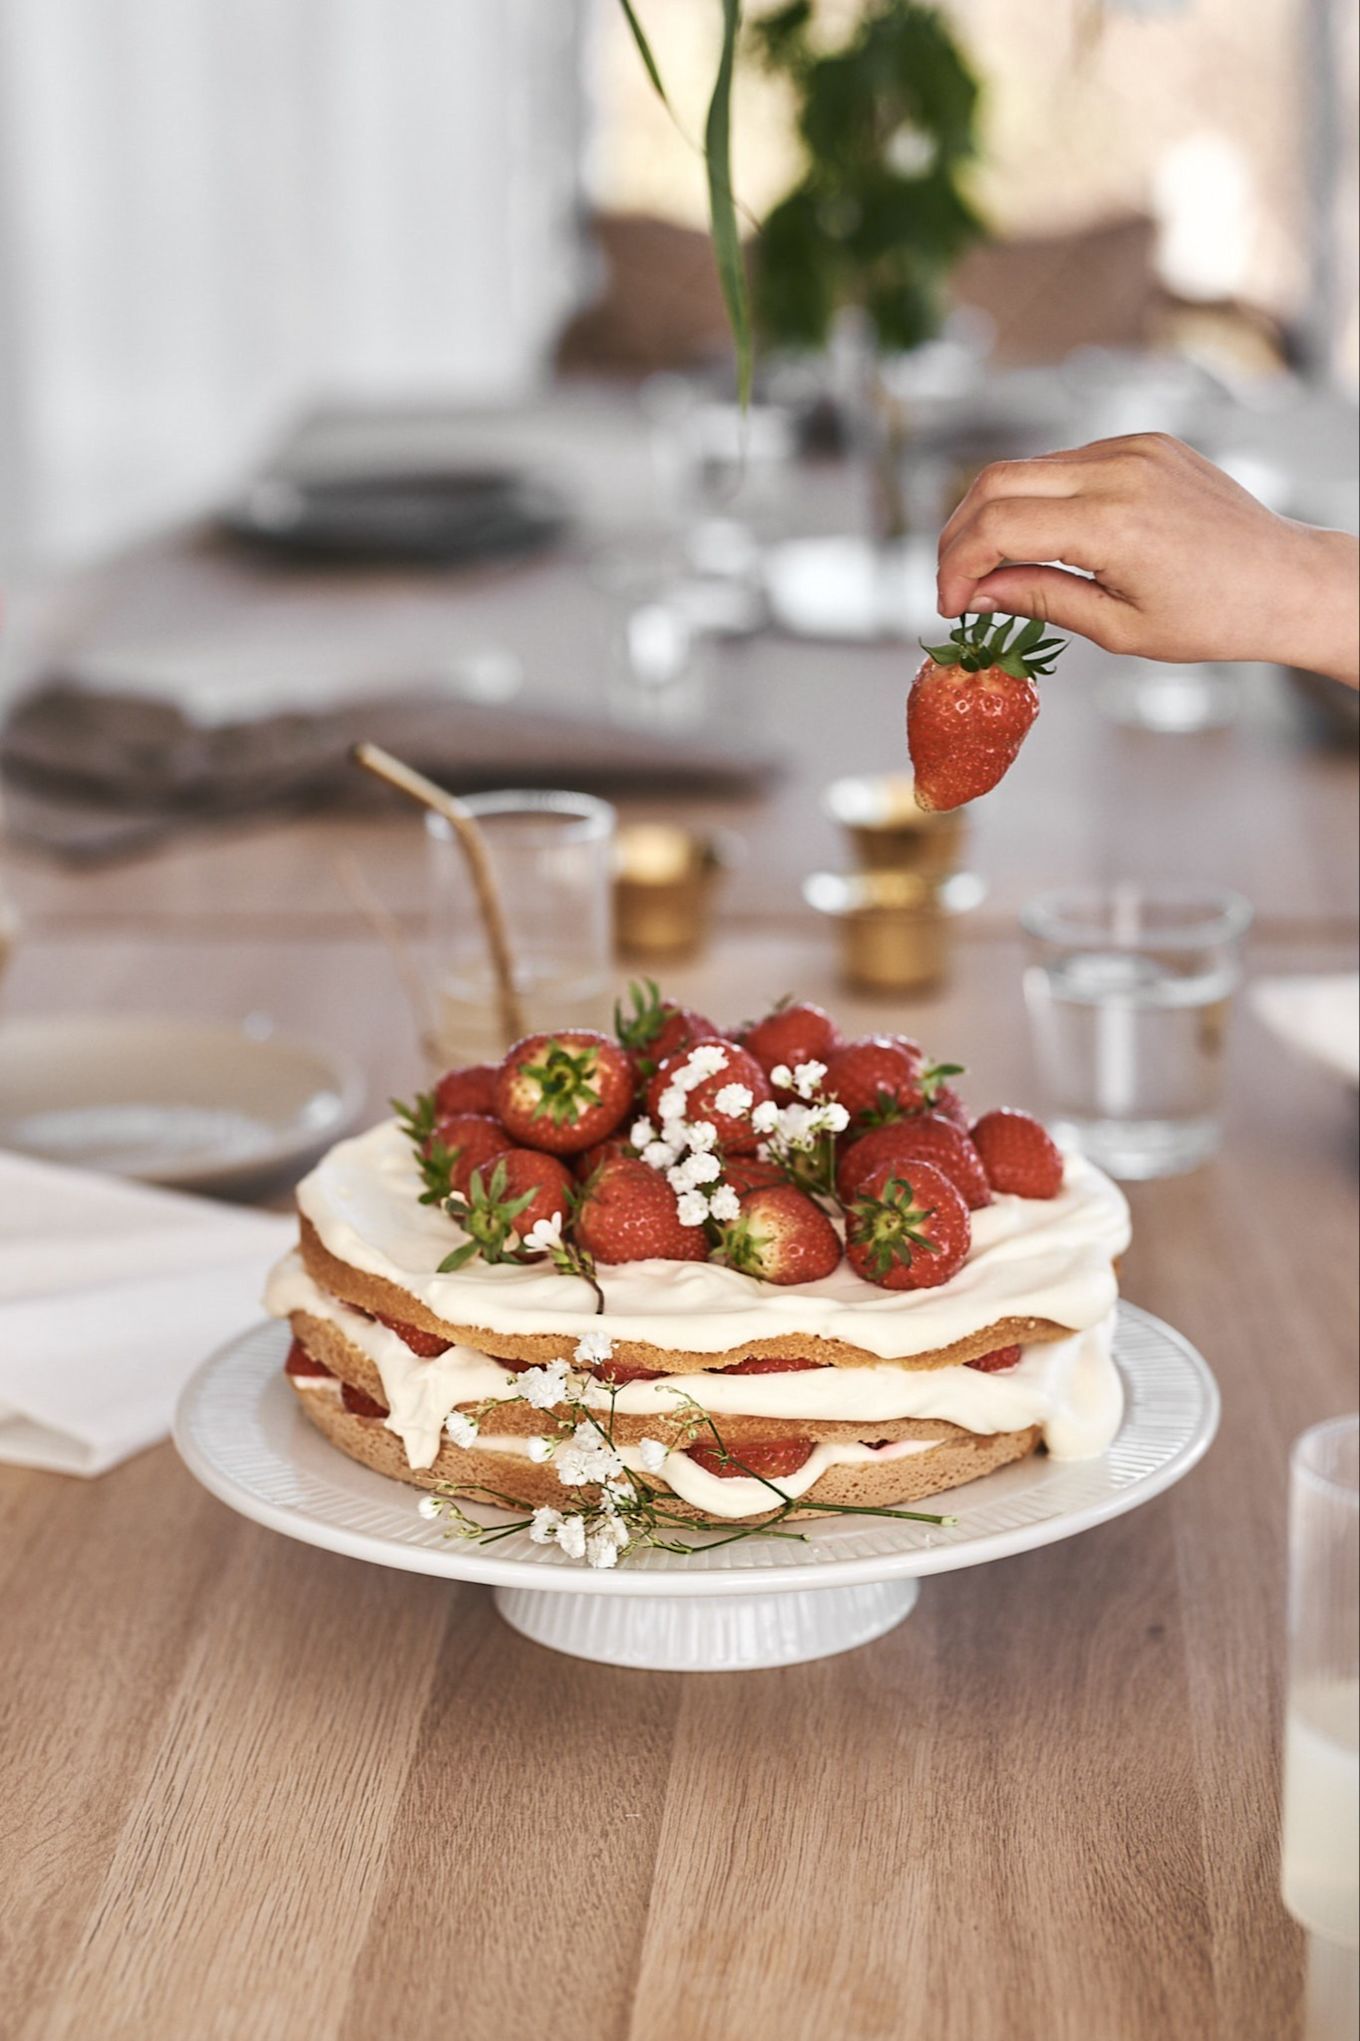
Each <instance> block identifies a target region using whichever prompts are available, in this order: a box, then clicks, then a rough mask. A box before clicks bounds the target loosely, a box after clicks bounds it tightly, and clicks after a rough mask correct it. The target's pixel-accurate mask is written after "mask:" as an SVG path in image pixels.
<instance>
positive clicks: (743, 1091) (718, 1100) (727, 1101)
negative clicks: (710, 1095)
mask: <svg viewBox="0 0 1360 2041" xmlns="http://www.w3.org/2000/svg"><path fill="white" fill-rule="evenodd" d="M755 1102H756V1099H755V1093H754V1092H753V1091H752V1090H751V1087H750V1085H749V1084H725V1085H724V1086H723V1088H722V1090H721V1091H720V1092H717V1093H716V1094H715V1096H714V1099H713V1105H714V1109H715V1110H716V1111H717V1112H720V1113H726V1114H727V1115H728V1117H729V1118H730V1119H733V1120H736V1119H740V1117H741V1115H742V1114H743V1113H749V1112H750V1110H751V1108H752V1106H753V1105H754V1104H755Z"/></svg>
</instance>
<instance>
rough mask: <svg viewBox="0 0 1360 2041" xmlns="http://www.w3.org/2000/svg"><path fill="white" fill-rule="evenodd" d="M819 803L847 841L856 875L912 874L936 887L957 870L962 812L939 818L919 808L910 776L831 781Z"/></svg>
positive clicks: (956, 810) (962, 831) (963, 826)
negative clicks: (858, 871)
mask: <svg viewBox="0 0 1360 2041" xmlns="http://www.w3.org/2000/svg"><path fill="white" fill-rule="evenodd" d="M824 802H825V807H826V812H827V814H828V815H830V817H831V818H832V820H833V821H834V822H838V823H839V824H840V826H841V828H842V829H843V830H844V831H845V833H846V836H847V837H848V838H849V841H850V849H851V853H852V856H853V858H854V862H855V865H856V868H857V869H858V870H860V871H867V872H912V873H914V874H916V875H917V876H918V877H919V878H923V879H929V880H931V881H934V882H936V883H940V882H942V881H944V880H946V879H949V878H951V877H952V876H953V875H954V874H955V873H956V872H957V871H958V869H959V863H960V860H961V858H962V856H963V846H964V840H965V837H966V834H967V823H966V821H965V819H964V810H963V809H961V808H953V809H949V810H947V811H946V812H944V813H942V814H940V813H933V812H932V813H927V812H926V810H925V809H923V808H918V807H917V805H916V794H915V788H914V785H913V782H912V778H911V775H910V774H909V773H864V774H856V775H855V776H854V777H853V778H850V779H843V780H834V781H833V782H832V784H831V785H830V786H829V787H828V788H827V790H826V794H825V796H824Z"/></svg>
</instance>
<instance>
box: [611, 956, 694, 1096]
mask: <svg viewBox="0 0 1360 2041" xmlns="http://www.w3.org/2000/svg"><path fill="white" fill-rule="evenodd" d="M628 1000H629V1005H630V1006H631V1008H632V1011H631V1012H630V1013H628V1014H625V1013H624V1010H623V1002H622V1001H621V1000H620V1001H619V1002H618V1003H617V1004H616V1005H615V1007H614V1032H615V1034H616V1035H617V1036H618V1038H619V1040H620V1042H621V1043H622V1044H623V1046H624V1048H625V1049H627V1050H628V1052H629V1054H630V1056H631V1057H632V1059H633V1067H634V1069H635V1070H636V1071H637V1076H638V1082H639V1084H642V1083H645V1082H646V1080H647V1079H648V1078H649V1077H652V1076H654V1075H655V1073H656V1070H657V1067H658V1065H659V1064H661V1063H664V1062H665V1060H666V1058H667V1056H674V1055H677V1054H678V1053H679V1051H680V1050H681V1049H688V1048H689V1047H690V1046H691V1045H692V1044H693V1043H695V1042H706V1041H708V1040H709V1039H710V1038H711V1037H712V1036H714V1035H716V1034H717V1032H718V1030H717V1029H716V1028H715V1027H714V1025H713V1023H712V1021H711V1020H709V1019H707V1018H706V1016H705V1015H703V1014H701V1013H695V1011H694V1010H693V1008H692V1007H688V1006H677V1005H676V1004H675V1002H674V1001H673V1000H670V999H663V998H662V997H661V989H660V987H659V986H658V985H657V984H656V981H655V980H654V979H652V978H644V979H643V980H642V983H641V984H640V985H639V984H637V983H636V982H634V983H633V984H631V985H630V986H629V987H628Z"/></svg>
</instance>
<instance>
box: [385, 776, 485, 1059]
mask: <svg viewBox="0 0 1360 2041" xmlns="http://www.w3.org/2000/svg"><path fill="white" fill-rule="evenodd" d="M350 756H351V757H352V758H353V760H354V763H355V764H356V765H361V766H362V767H363V769H364V771H365V772H371V773H372V774H373V775H374V777H375V778H377V779H380V780H385V781H386V782H387V784H388V786H389V787H395V788H396V790H397V792H398V793H399V794H405V796H406V798H407V799H408V800H409V801H416V802H418V803H419V805H420V806H421V807H422V808H428V809H429V810H430V811H431V813H432V814H435V815H440V816H442V817H443V819H444V821H445V822H447V823H448V825H449V827H450V828H451V829H452V831H453V833H454V835H455V836H456V837H457V839H458V841H459V843H460V844H461V846H462V850H463V855H464V857H465V858H466V859H467V866H468V871H469V873H470V874H471V877H472V886H473V891H474V892H475V893H476V895H477V907H478V911H479V912H480V914H481V917H482V927H483V928H484V929H485V931H486V946H487V948H488V950H489V951H490V952H491V963H492V968H493V970H494V972H495V977H496V1004H497V1006H498V1008H499V1011H500V1023H501V1035H502V1037H503V1039H504V1044H505V1047H506V1048H507V1049H508V1048H509V1047H510V1044H511V1043H512V1042H517V1041H518V1040H519V1038H520V1036H521V1035H522V1034H523V1033H524V1013H523V1009H522V1008H521V1006H520V1002H519V993H518V991H517V990H516V987H515V969H514V964H513V962H512V961H511V956H510V939H509V936H508V934H507V932H506V926H505V910H504V909H503V907H502V906H501V898H500V892H499V890H498V888H497V885H496V875H495V873H494V872H493V871H492V869H491V860H490V858H489V857H488V856H487V849H486V838H485V837H484V836H483V835H482V832H481V830H480V829H479V828H478V826H477V821H476V818H475V816H474V815H473V814H472V812H471V810H470V809H469V808H468V807H467V805H466V803H465V802H463V801H460V800H459V799H458V798H457V796H456V795H454V794H449V793H446V792H445V791H444V789H443V787H438V786H436V785H435V783H434V781H433V780H427V779H426V777H425V775H424V773H422V772H416V771H414V770H413V769H412V767H410V766H409V765H403V763H402V761H401V760H400V759H399V758H394V757H393V756H392V754H391V752H390V751H384V750H383V748H382V746H381V745H380V744H356V745H355V747H354V750H353V751H352V753H351V754H350Z"/></svg>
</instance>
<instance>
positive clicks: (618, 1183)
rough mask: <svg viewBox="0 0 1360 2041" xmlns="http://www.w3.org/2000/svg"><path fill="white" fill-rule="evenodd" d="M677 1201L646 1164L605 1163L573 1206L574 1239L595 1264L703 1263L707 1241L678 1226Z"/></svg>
mask: <svg viewBox="0 0 1360 2041" xmlns="http://www.w3.org/2000/svg"><path fill="white" fill-rule="evenodd" d="M678 1202H679V1201H678V1200H677V1198H676V1195H675V1192H674V1191H673V1190H672V1189H671V1187H670V1185H669V1184H668V1183H667V1182H666V1179H665V1177H664V1176H663V1175H662V1174H661V1173H660V1171H659V1170H655V1169H652V1168H651V1167H650V1166H649V1165H648V1164H647V1163H645V1162H630V1161H628V1159H627V1158H626V1157H624V1158H621V1159H620V1160H619V1161H617V1162H609V1163H606V1164H605V1167H604V1168H603V1169H602V1170H601V1171H600V1173H599V1175H598V1176H596V1177H595V1178H594V1179H593V1181H592V1182H590V1183H589V1184H587V1186H586V1188H585V1191H584V1193H583V1195H582V1198H581V1202H580V1204H579V1206H578V1207H577V1211H576V1238H577V1240H578V1242H579V1243H580V1245H581V1246H582V1247H583V1248H584V1249H585V1250H586V1252H587V1253H588V1254H590V1255H593V1256H594V1258H595V1260H596V1261H602V1262H621V1261H653V1260H656V1261H707V1260H708V1237H707V1235H706V1233H705V1231H704V1229H703V1227H702V1226H682V1225H681V1223H680V1215H679V1212H678V1210H677V1206H678Z"/></svg>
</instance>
